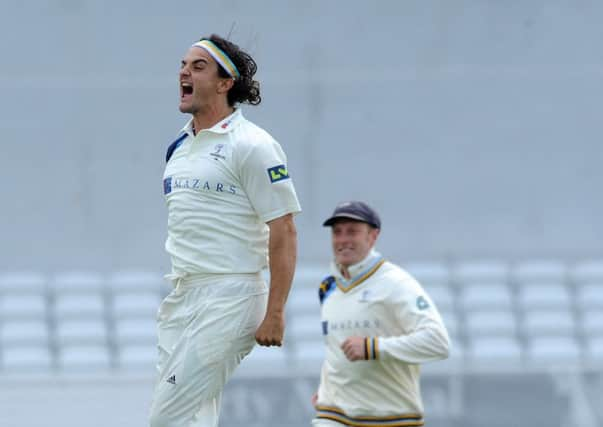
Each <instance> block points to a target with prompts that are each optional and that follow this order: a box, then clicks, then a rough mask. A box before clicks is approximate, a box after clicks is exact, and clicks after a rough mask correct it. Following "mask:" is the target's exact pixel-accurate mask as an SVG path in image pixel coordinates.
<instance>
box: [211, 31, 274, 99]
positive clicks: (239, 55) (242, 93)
mask: <svg viewBox="0 0 603 427" xmlns="http://www.w3.org/2000/svg"><path fill="white" fill-rule="evenodd" d="M201 40H210V41H211V42H212V43H214V44H215V45H216V46H218V47H219V48H220V49H222V50H223V51H224V52H225V53H226V55H228V57H229V58H230V60H231V61H232V62H233V63H234V64H235V66H236V67H237V69H238V70H239V73H240V76H239V77H237V78H236V79H235V81H234V85H233V86H232V88H230V90H229V91H228V94H227V97H228V105H230V106H231V107H233V106H234V105H235V104H237V103H247V104H251V105H258V104H259V103H260V102H262V97H261V96H260V82H258V81H257V80H254V79H253V76H254V75H255V73H256V71H257V70H258V66H257V64H256V63H255V61H254V60H253V58H252V57H251V55H249V54H248V53H247V52H244V51H243V50H241V48H239V46H237V45H236V44H234V43H232V42H231V41H228V40H226V39H223V38H222V37H220V36H218V35H217V34H212V35H211V36H209V37H207V38H203V39H201ZM218 74H219V75H220V77H224V78H230V75H229V74H228V72H227V71H226V70H225V69H224V68H222V66H221V65H220V64H218Z"/></svg>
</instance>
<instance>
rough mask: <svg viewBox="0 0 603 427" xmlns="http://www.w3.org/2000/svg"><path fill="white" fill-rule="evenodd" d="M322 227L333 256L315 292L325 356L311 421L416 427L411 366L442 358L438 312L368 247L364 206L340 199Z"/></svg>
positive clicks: (375, 219)
mask: <svg viewBox="0 0 603 427" xmlns="http://www.w3.org/2000/svg"><path fill="white" fill-rule="evenodd" d="M323 225H324V226H327V227H331V231H332V233H331V236H332V245H333V253H334V256H335V259H334V262H333V263H332V267H331V270H332V271H331V275H330V276H328V277H327V278H326V279H325V280H324V281H323V282H322V284H321V285H320V290H319V296H320V302H321V317H322V327H323V334H324V337H325V343H326V356H325V361H324V363H323V366H322V372H321V376H320V386H319V388H318V392H317V393H315V394H314V396H313V397H312V403H313V405H314V407H315V408H316V410H317V414H316V417H315V418H314V419H313V420H312V425H313V426H314V427H327V426H333V427H336V426H341V425H347V426H358V427H361V426H367V427H368V426H371V427H375V426H389V427H392V426H422V425H423V405H422V402H421V395H420V388H419V365H420V364H421V363H424V362H429V361H434V360H439V359H445V358H446V357H448V349H449V338H448V333H447V332H446V329H445V327H444V324H443V323H442V319H441V317H440V314H439V313H438V311H437V309H436V307H435V305H434V303H433V301H432V300H431V299H430V298H429V296H428V295H427V294H426V293H425V291H424V290H423V288H422V287H421V285H420V284H419V283H417V281H416V280H415V279H413V278H412V277H411V276H410V275H409V274H408V273H407V272H405V271H404V270H402V269H401V268H400V267H398V266H396V265H394V264H392V263H390V262H388V261H387V260H385V259H384V258H383V257H382V256H381V255H380V254H379V253H378V252H377V251H375V249H374V246H375V242H376V241H377V238H378V236H379V232H380V230H381V220H380V219H379V216H378V214H377V213H376V212H375V211H374V210H373V209H372V208H371V207H370V206H368V205H367V204H365V203H363V202H357V201H352V202H344V203H341V204H339V205H338V206H337V207H336V208H335V211H334V212H333V215H332V216H331V217H330V218H329V219H327V220H326V221H325V222H324V224H323Z"/></svg>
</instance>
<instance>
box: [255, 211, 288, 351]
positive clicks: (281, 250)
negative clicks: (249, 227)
mask: <svg viewBox="0 0 603 427" xmlns="http://www.w3.org/2000/svg"><path fill="white" fill-rule="evenodd" d="M268 227H269V228H270V240H269V242H268V256H269V261H270V294H269V296H268V308H267V310H266V316H265V317H264V320H263V321H262V324H261V325H260V327H259V328H258V330H257V331H256V333H255V339H256V341H257V343H258V344H259V345H264V346H272V345H276V346H281V345H282V343H283V334H284V332H285V303H286V302H287V296H288V295H289V289H291V282H292V281H293V274H294V272H295V261H296V258H297V231H296V229H295V223H294V221H293V215H292V214H288V215H284V216H282V217H280V218H277V219H274V220H272V221H269V222H268Z"/></svg>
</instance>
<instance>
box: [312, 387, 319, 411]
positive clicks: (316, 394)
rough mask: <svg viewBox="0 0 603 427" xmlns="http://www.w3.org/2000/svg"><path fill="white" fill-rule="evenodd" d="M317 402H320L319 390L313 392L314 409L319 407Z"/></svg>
mask: <svg viewBox="0 0 603 427" xmlns="http://www.w3.org/2000/svg"><path fill="white" fill-rule="evenodd" d="M317 404H318V392H317V391H315V392H314V394H312V406H313V407H314V409H318V408H317V407H316V405H317Z"/></svg>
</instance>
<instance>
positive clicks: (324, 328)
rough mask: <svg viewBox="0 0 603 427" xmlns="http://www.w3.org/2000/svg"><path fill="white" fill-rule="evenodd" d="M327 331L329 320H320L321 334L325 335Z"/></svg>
mask: <svg viewBox="0 0 603 427" xmlns="http://www.w3.org/2000/svg"><path fill="white" fill-rule="evenodd" d="M328 333H329V321H328V320H323V321H322V334H323V335H327V334H328Z"/></svg>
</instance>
